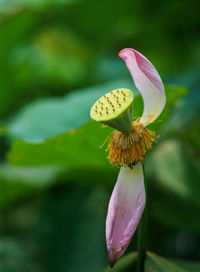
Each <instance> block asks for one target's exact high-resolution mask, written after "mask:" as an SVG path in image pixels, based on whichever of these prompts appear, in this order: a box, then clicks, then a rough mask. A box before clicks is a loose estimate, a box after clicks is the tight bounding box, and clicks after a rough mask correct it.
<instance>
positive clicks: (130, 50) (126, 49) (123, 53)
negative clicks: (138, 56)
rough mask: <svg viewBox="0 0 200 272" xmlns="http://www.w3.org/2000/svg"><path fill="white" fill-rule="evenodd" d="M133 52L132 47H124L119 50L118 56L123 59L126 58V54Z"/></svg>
mask: <svg viewBox="0 0 200 272" xmlns="http://www.w3.org/2000/svg"><path fill="white" fill-rule="evenodd" d="M132 54H134V49H132V48H124V49H122V50H121V51H120V52H119V54H118V55H119V57H120V58H121V59H123V60H126V59H127V58H128V56H130V55H132Z"/></svg>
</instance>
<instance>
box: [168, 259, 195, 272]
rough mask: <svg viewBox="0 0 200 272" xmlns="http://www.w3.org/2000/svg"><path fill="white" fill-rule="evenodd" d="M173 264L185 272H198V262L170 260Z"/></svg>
mask: <svg viewBox="0 0 200 272" xmlns="http://www.w3.org/2000/svg"><path fill="white" fill-rule="evenodd" d="M172 261H173V263H175V264H177V265H178V266H180V267H181V268H183V269H185V271H189V272H199V271H200V262H196V261H186V260H177V259H175V260H172Z"/></svg>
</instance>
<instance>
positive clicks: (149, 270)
mask: <svg viewBox="0 0 200 272" xmlns="http://www.w3.org/2000/svg"><path fill="white" fill-rule="evenodd" d="M145 272H186V270H184V269H182V268H181V267H179V266H177V265H176V264H174V263H172V262H171V261H169V260H167V259H164V258H162V257H160V256H158V255H156V254H154V253H151V252H147V257H146V261H145Z"/></svg>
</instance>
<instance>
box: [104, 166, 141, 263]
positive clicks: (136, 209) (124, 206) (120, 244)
mask: <svg viewBox="0 0 200 272" xmlns="http://www.w3.org/2000/svg"><path fill="white" fill-rule="evenodd" d="M144 207H145V189H144V177H143V171H142V165H141V164H140V163H138V164H137V165H135V166H134V167H133V169H130V168H129V167H122V168H121V169H120V172H119V176H118V179H117V183H116V185H115V188H114V190H113V193H112V196H111V199H110V203H109V206H108V214H107V218H106V242H107V249H108V261H109V264H110V266H111V267H112V266H113V265H114V264H115V263H116V262H117V261H118V259H119V258H120V257H121V256H122V254H123V253H124V251H125V250H126V248H127V247H128V245H129V243H130V241H131V238H132V236H133V234H134V232H135V230H136V228H137V226H138V224H139V221H140V218H141V216H142V213H143V210H144Z"/></svg>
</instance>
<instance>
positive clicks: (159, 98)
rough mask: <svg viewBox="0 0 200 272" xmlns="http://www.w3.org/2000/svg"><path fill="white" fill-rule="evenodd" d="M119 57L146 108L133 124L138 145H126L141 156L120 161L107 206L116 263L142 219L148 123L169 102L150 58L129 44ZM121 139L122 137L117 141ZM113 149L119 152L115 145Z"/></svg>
mask: <svg viewBox="0 0 200 272" xmlns="http://www.w3.org/2000/svg"><path fill="white" fill-rule="evenodd" d="M119 57H120V58H122V59H123V60H124V61H125V63H126V65H127V67H128V70H129V72H130V73H131V75H132V78H133V81H134V83H135V86H136V87H137V89H138V90H139V92H140V93H141V95H142V97H143V101H144V111H143V115H142V117H141V119H140V120H139V121H138V123H137V124H136V125H137V126H134V128H135V127H137V128H138V129H136V130H134V131H133V132H134V133H135V134H134V133H133V134H132V138H131V139H133V144H132V145H133V146H134V148H135V149H126V150H131V152H132V153H131V155H134V154H133V153H134V152H136V153H138V154H139V156H136V157H137V160H136V159H135V160H133V159H132V160H133V161H132V164H127V165H126V164H125V163H122V164H120V163H118V165H120V166H122V167H121V169H120V172H119V176H118V179H117V183H116V185H115V187H114V190H113V193H112V196H111V199H110V203H109V206H108V214H107V219H106V242H107V250H108V261H109V264H110V266H113V265H114V264H115V263H116V262H117V261H118V260H119V258H120V257H121V256H122V254H123V253H124V251H125V250H126V249H127V247H128V245H129V243H130V241H131V239H132V237H133V234H134V232H135V230H136V228H137V226H138V224H139V221H140V219H141V216H142V213H143V210H144V207H145V188H144V178H143V170H142V162H143V156H144V155H145V153H146V150H145V147H146V146H147V145H148V144H150V146H149V148H148V149H150V148H151V142H153V140H152V139H151V138H152V136H153V135H152V132H151V133H150V132H149V130H148V129H147V128H146V126H147V125H149V124H150V123H151V122H153V121H154V120H155V119H156V118H157V117H158V116H159V115H160V113H161V112H162V110H163V108H164V106H165V102H166V97H165V91H164V86H163V83H162V80H161V78H160V76H159V74H158V72H157V71H156V69H155V68H154V66H153V65H152V64H151V63H150V62H149V60H147V59H146V58H145V57H144V56H143V55H142V54H140V53H139V52H138V51H136V50H134V49H130V48H127V49H123V50H122V51H120V53H119ZM142 133H143V134H142ZM138 135H139V136H138ZM141 135H142V136H141ZM114 137H115V138H116V137H118V138H119V135H116V134H115V136H114ZM120 137H122V135H121V136H120ZM123 137H127V136H123ZM137 137H139V138H140V142H139V145H138V143H136V142H135V141H136V140H135V139H136V138H137ZM145 137H146V138H145ZM118 138H117V139H118ZM125 140H126V139H125ZM125 140H124V141H125ZM119 141H121V138H120V140H119V139H118V143H119ZM126 142H127V141H126ZM140 149H141V152H140ZM112 150H114V151H115V152H116V148H115V149H112ZM134 150H135V151H134ZM120 154H121V153H120ZM120 156H121V155H120ZM111 157H113V156H111ZM115 158H116V156H115ZM127 158H128V157H127V156H125V154H124V155H123V158H121V157H120V160H119V161H123V162H124V161H127ZM131 158H132V157H131ZM134 158H135V157H134ZM123 159H124V160H123ZM113 160H114V159H113Z"/></svg>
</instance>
